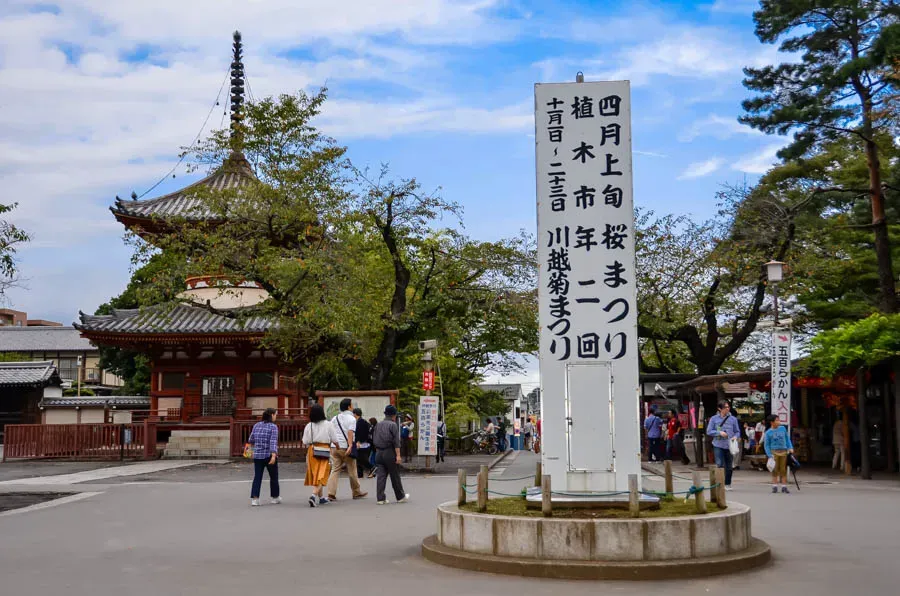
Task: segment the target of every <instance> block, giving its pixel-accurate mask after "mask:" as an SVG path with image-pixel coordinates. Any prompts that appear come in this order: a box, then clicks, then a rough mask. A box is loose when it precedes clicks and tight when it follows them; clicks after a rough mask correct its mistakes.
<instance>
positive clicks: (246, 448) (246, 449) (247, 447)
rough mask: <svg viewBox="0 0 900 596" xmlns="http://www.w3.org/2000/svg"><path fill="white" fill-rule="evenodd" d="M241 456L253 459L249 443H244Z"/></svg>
mask: <svg viewBox="0 0 900 596" xmlns="http://www.w3.org/2000/svg"><path fill="white" fill-rule="evenodd" d="M243 455H244V457H245V458H246V459H250V458H251V457H253V445H251V444H250V443H245V444H244V454H243Z"/></svg>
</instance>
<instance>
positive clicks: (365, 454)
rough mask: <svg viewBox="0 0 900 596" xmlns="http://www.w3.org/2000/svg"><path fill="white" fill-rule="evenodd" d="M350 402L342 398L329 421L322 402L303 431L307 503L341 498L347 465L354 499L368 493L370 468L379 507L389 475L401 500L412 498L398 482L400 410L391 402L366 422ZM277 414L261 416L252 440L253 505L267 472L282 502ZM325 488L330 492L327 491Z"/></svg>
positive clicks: (274, 498) (275, 497)
mask: <svg viewBox="0 0 900 596" xmlns="http://www.w3.org/2000/svg"><path fill="white" fill-rule="evenodd" d="M351 407H352V400H350V399H349V398H347V399H344V400H342V401H341V404H340V413H339V414H338V415H337V416H335V417H334V418H333V419H331V420H328V419H327V417H326V416H325V410H324V408H323V407H322V406H321V405H318V404H316V405H314V406H312V407H311V408H310V411H309V424H307V425H306V428H304V429H303V447H304V448H306V450H307V451H306V479H305V482H304V484H305V485H306V486H309V487H311V488H312V494H311V495H310V497H309V506H310V507H318V506H319V505H325V504H327V503H330V502H332V501H336V500H337V493H338V482H339V480H340V476H341V472H342V471H343V470H345V469H346V471H347V476H348V477H349V480H350V491H351V493H352V496H353V499H364V498H365V497H366V496H368V493H367V492H365V491H363V490H362V487H361V485H360V482H359V481H360V479H361V478H363V475H364V474H365V473H366V471H368V477H369V478H372V476H376V477H377V480H376V485H375V486H376V499H377V502H378V504H379V505H386V504H387V503H388V502H389V501H388V500H387V496H386V494H385V489H386V487H387V479H388V478H390V479H391V486H392V487H393V489H394V496H395V497H396V499H397V502H398V503H406V502H407V501H409V495H408V494H407V493H405V492H404V490H403V483H402V481H401V480H400V463H401V461H402V460H401V456H400V450H401V430H400V428H398V425H397V408H395V407H394V406H392V405H388V406H387V407H386V408H385V409H384V420H382V421H381V422H378V421H377V420H375V419H374V418H370V419H369V420H366V419H365V418H363V416H362V410H360V409H359V408H356V409H353V410H351ZM276 417H277V413H276V411H275V409H274V408H269V409H267V410H266V411H265V412H264V413H263V417H262V420H261V421H260V422H257V423H256V424H255V425H254V426H253V430H252V431H251V432H250V438H249V439H248V441H247V442H248V444H249V445H250V447H251V448H252V450H253V462H254V474H253V483H252V485H251V488H250V505H251V506H253V507H256V506H259V495H260V492H261V489H262V479H263V472H265V471H268V473H269V485H270V489H269V490H270V494H271V497H272V501H271V502H272V503H273V504H279V503H281V488H280V486H279V483H278V425H276V424H275V419H276ZM325 490H327V496H326V494H324V491H325Z"/></svg>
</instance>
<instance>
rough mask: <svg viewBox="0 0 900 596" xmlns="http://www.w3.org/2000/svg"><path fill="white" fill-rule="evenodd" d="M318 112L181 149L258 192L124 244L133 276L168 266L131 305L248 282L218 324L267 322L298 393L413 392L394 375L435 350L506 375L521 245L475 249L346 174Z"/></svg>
mask: <svg viewBox="0 0 900 596" xmlns="http://www.w3.org/2000/svg"><path fill="white" fill-rule="evenodd" d="M324 101H325V91H324V90H323V91H321V92H319V93H317V94H315V95H307V94H305V93H303V92H300V93H297V94H296V95H282V96H280V97H278V98H266V99H263V100H261V101H258V102H254V103H250V104H247V106H246V107H245V113H244V117H243V120H242V124H241V127H240V129H239V130H238V131H237V134H229V133H228V132H227V131H217V132H215V133H214V134H213V135H212V136H211V137H210V138H209V139H207V140H206V141H205V142H202V143H200V144H199V145H198V146H196V147H192V148H190V149H189V151H190V152H191V153H192V156H193V158H194V161H195V163H198V164H210V165H212V166H216V165H218V164H221V163H222V162H223V161H224V162H225V163H226V165H228V162H227V160H235V159H239V156H238V155H237V154H236V153H234V151H235V149H240V151H241V153H242V155H243V156H245V157H246V160H247V162H248V163H249V166H250V167H251V168H252V169H253V171H254V173H255V175H256V178H257V181H256V182H254V183H252V184H249V185H248V186H245V187H243V188H241V189H240V191H236V190H226V191H220V190H211V189H207V190H203V191H199V192H198V194H197V196H198V199H199V201H200V203H201V204H202V209H204V210H205V211H206V212H208V213H209V214H211V218H209V219H208V220H207V221H205V222H204V223H199V224H198V223H195V222H192V223H191V224H190V225H187V221H186V220H181V221H178V220H174V221H170V222H168V223H169V225H168V226H165V227H164V228H165V229H162V230H160V231H157V232H148V231H143V232H142V239H138V238H135V239H134V242H135V245H136V248H137V250H136V259H137V262H138V263H148V262H149V261H150V259H151V258H152V257H153V255H156V254H158V253H159V252H160V251H161V252H162V253H163V254H167V255H169V256H170V257H171V260H170V261H169V262H168V266H166V267H165V268H163V269H162V270H160V271H157V272H155V274H154V275H153V276H152V279H151V283H148V284H140V287H137V288H136V291H137V294H138V296H139V299H138V302H139V303H141V304H153V303H159V302H162V301H163V300H165V299H166V298H167V296H166V292H167V291H168V290H169V289H170V288H172V287H174V286H176V285H177V284H179V283H183V280H184V279H185V278H187V277H189V276H192V275H218V276H223V277H224V278H225V279H226V280H227V281H229V282H231V283H245V282H252V283H255V284H257V285H259V286H260V287H262V288H264V289H265V290H266V291H267V292H268V295H269V298H268V299H267V300H266V301H265V302H263V303H261V304H260V305H258V306H257V307H253V308H249V309H242V310H241V311H230V312H221V313H220V314H223V315H224V316H233V317H237V318H241V317H244V316H250V315H260V314H261V315H264V316H267V317H269V318H270V319H271V320H273V321H274V322H276V323H277V324H276V325H275V326H274V327H273V330H272V331H271V333H269V334H268V336H267V337H266V339H265V340H264V343H265V344H266V346H268V347H269V348H271V349H274V350H276V351H277V352H278V353H279V354H280V355H281V356H282V357H283V358H284V359H285V360H288V361H295V362H298V363H301V364H302V366H301V369H302V370H303V371H304V374H305V375H306V377H307V380H308V381H309V382H310V384H311V385H312V387H313V388H316V387H318V388H326V387H328V388H331V387H341V388H360V389H369V388H385V387H388V386H389V385H391V386H402V385H404V384H405V383H408V381H409V379H410V378H412V376H410V377H408V378H398V376H397V375H395V374H394V373H395V372H396V373H397V374H399V373H400V372H402V373H403V374H404V375H406V374H408V373H409V372H410V371H411V369H412V368H415V378H416V379H418V378H419V373H420V370H421V368H420V367H419V366H418V365H417V366H415V367H407V366H398V364H399V362H400V360H402V359H404V358H414V355H413V353H412V352H411V347H412V346H413V345H414V342H415V341H418V340H420V339H438V340H439V341H440V344H441V348H442V350H445V351H446V353H447V354H449V355H451V356H453V357H454V358H455V359H457V360H459V362H460V363H461V370H462V371H465V373H466V374H468V375H470V378H476V377H477V376H478V375H480V374H482V373H483V372H485V371H487V370H496V371H509V370H516V369H519V368H520V367H521V365H522V363H521V360H520V355H521V354H523V353H532V352H534V351H536V349H537V315H536V313H537V305H536V293H535V291H534V287H535V283H536V282H535V278H536V264H535V258H534V240H533V238H532V237H531V236H529V235H526V234H522V235H520V236H517V237H513V238H507V239H501V240H498V241H493V242H486V241H479V240H474V239H472V238H470V237H468V236H466V235H465V234H464V232H463V229H462V227H461V220H460V217H461V213H462V211H461V209H460V207H459V206H458V205H457V204H456V203H455V202H453V201H450V200H447V199H445V198H443V197H442V195H441V193H440V189H437V190H434V191H425V190H424V189H423V188H422V187H421V185H420V184H419V183H418V182H417V181H416V180H415V179H413V178H407V179H397V178H393V177H391V175H390V173H389V172H388V170H387V168H386V167H381V168H379V169H378V170H376V171H374V172H372V171H369V170H366V169H360V168H356V167H354V166H352V165H351V164H350V163H349V162H348V161H347V160H346V159H345V149H344V148H343V147H340V146H339V145H338V144H337V143H336V142H335V141H334V140H332V139H330V138H327V137H325V136H324V135H322V134H321V133H320V132H319V131H318V130H316V129H315V127H314V125H313V120H314V118H315V116H316V115H317V114H318V113H319V110H320V108H321V105H322V103H323V102H324ZM236 138H237V140H236ZM206 308H210V309H211V307H209V306H206ZM212 310H214V309H212Z"/></svg>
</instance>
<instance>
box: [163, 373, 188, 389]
mask: <svg viewBox="0 0 900 596" xmlns="http://www.w3.org/2000/svg"><path fill="white" fill-rule="evenodd" d="M161 376H162V379H161V380H160V383H159V385H160V387H159V388H160V390H162V391H181V390H182V389H184V373H183V372H164V373H162V375H161Z"/></svg>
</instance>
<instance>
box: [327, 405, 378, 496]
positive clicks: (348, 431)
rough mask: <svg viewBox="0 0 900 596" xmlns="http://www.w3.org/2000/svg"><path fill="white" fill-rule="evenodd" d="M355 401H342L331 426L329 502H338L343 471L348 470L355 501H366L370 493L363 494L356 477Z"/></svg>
mask: <svg viewBox="0 0 900 596" xmlns="http://www.w3.org/2000/svg"><path fill="white" fill-rule="evenodd" d="M352 405H353V401H352V400H351V399H350V398H349V397H347V398H344V399H342V400H341V412H340V414H338V415H337V416H335V417H334V418H333V419H332V421H331V424H332V425H333V426H334V429H335V432H334V433H333V434H332V439H333V440H332V443H333V444H334V447H333V448H332V449H331V476H329V477H328V500H329V501H336V500H337V489H338V480H340V478H341V470H342V469H344V468H347V476H349V477H350V490H351V492H352V493H353V498H354V499H364V498H365V497H366V495H368V494H369V493H366V492H363V491H362V490H361V489H360V487H359V478H357V477H356V459H355V457H356V456H355V454H354V453H353V451H354V449H353V448H354V447H355V444H354V435H355V434H356V417H355V416H354V415H353V414H352V413H351V412H350V406H352Z"/></svg>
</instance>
